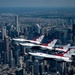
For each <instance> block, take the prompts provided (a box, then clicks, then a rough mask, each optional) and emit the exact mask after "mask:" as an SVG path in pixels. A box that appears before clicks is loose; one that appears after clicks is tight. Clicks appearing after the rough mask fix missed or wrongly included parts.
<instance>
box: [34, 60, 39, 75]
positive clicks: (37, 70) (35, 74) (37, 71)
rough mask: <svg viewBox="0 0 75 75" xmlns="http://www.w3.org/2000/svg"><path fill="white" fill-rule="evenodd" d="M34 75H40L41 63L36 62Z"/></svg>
mask: <svg viewBox="0 0 75 75" xmlns="http://www.w3.org/2000/svg"><path fill="white" fill-rule="evenodd" d="M34 75H39V61H38V60H35V61H34Z"/></svg>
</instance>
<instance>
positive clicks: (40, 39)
mask: <svg viewBox="0 0 75 75" xmlns="http://www.w3.org/2000/svg"><path fill="white" fill-rule="evenodd" d="M43 38H44V35H41V36H40V37H38V38H37V39H33V40H27V39H22V38H13V39H12V40H14V41H17V42H29V43H35V44H40V43H41V42H42V40H43Z"/></svg>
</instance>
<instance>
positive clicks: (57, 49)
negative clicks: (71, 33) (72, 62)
mask: <svg viewBox="0 0 75 75" xmlns="http://www.w3.org/2000/svg"><path fill="white" fill-rule="evenodd" d="M70 45H71V44H67V45H65V46H63V47H61V48H55V50H56V51H62V52H66V51H67V50H68V49H69V48H70Z"/></svg>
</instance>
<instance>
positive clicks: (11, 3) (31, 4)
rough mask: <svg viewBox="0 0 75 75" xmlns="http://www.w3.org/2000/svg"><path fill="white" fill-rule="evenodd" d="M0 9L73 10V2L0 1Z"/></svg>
mask: <svg viewBox="0 0 75 75" xmlns="http://www.w3.org/2000/svg"><path fill="white" fill-rule="evenodd" d="M0 7H4V8H5V7H35V8H36V7H39V8H40V7H41V8H44V7H46V8H47V7H48V8H74V7H75V0H6V1H5V0H0Z"/></svg>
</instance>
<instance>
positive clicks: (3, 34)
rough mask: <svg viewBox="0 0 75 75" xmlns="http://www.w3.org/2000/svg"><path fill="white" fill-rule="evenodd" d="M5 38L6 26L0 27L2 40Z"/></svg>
mask: <svg viewBox="0 0 75 75" xmlns="http://www.w3.org/2000/svg"><path fill="white" fill-rule="evenodd" d="M5 36H7V33H6V26H3V27H2V40H4V37H5Z"/></svg>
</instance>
